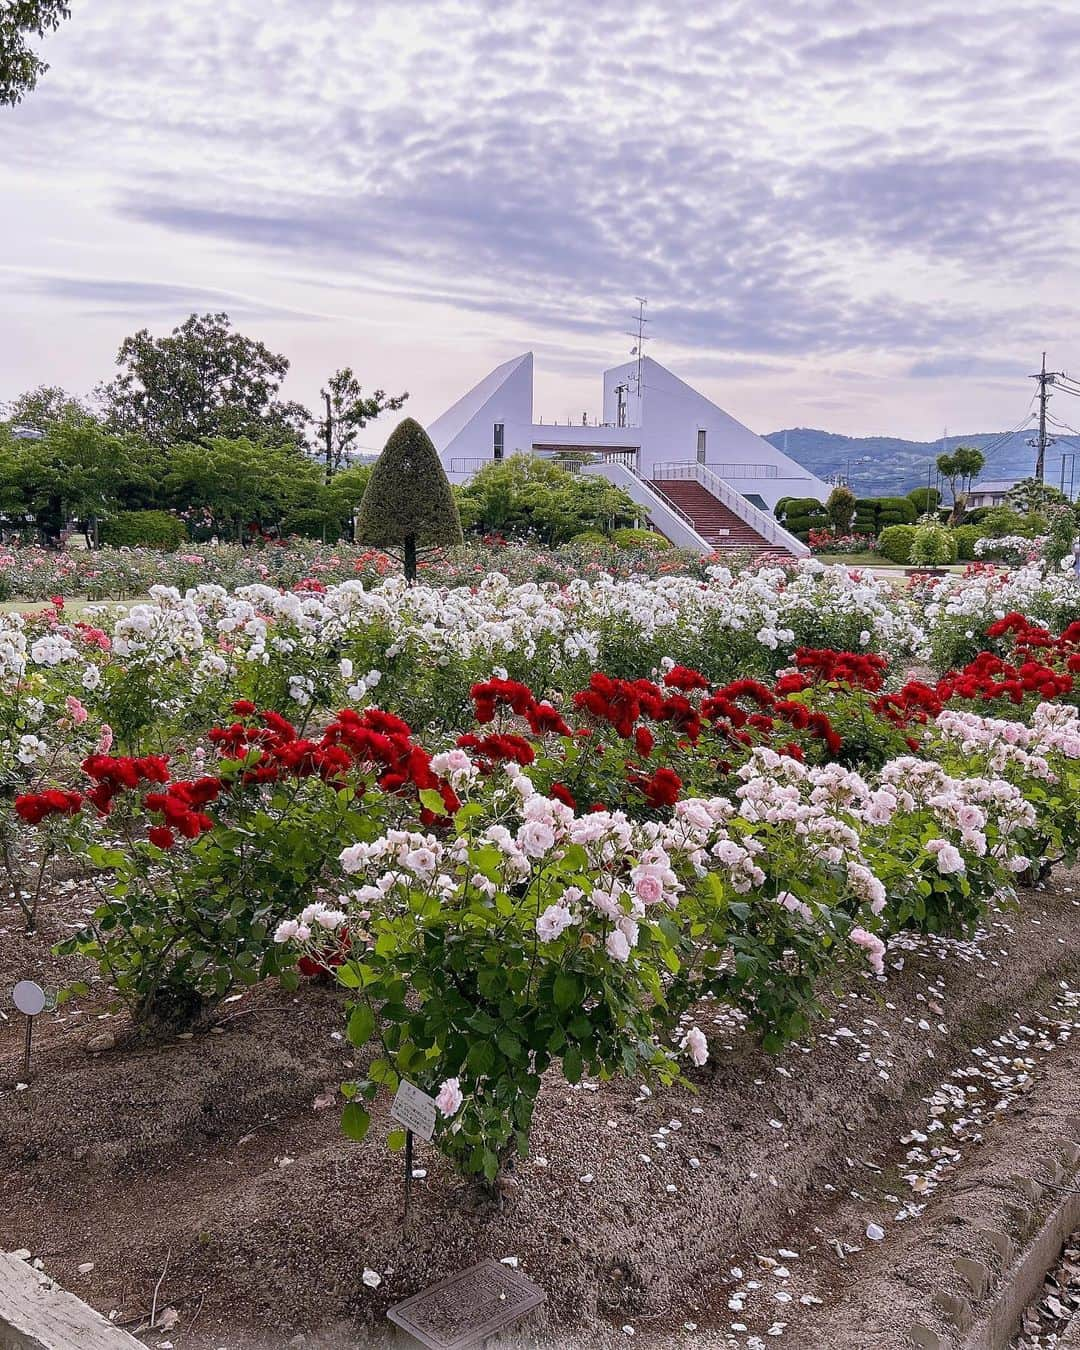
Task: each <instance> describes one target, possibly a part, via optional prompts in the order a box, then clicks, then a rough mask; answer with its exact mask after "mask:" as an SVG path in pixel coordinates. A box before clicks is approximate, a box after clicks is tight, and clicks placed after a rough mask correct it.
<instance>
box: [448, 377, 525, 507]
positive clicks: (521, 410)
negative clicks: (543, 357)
mask: <svg viewBox="0 0 1080 1350" xmlns="http://www.w3.org/2000/svg"><path fill="white" fill-rule="evenodd" d="M532 402H533V358H532V352H526V353H525V354H524V355H523V356H518V357H515V358H514V360H512V361H507V362H505V363H504V364H503V365H501V366H497V367H496V368H495V370H493V371H492V372H491V374H490V375H488V376H486V377H485V378H484V379H483V380H481V381H480V383H479V384H477V385H474V387H473V388H472V389H470V390H469V392H468V393H467V394H465V395H464V396H463V397H462V398H460V399H458V401H457V403H455V404H454V405H453V407H451V408H448V409H447V410H446V412H444V413H443V415H442V416H441V417H439V418H437V419H436V420H435V421H434V422H432V423H431V425H430V426H429V427H428V429H427V431H428V435H429V436H430V437H431V439H432V441H433V442H434V444H435V449H436V450H438V452H439V458H440V459H441V460H442V464H443V468H444V469H445V470H446V472H447V475H448V476H449V478H450V481H451V482H454V483H462V482H465V480H466V479H468V478H471V477H472V475H473V474H474V473H475V472H476V470H477V469H478V468H480V466H481V464H482V463H486V462H487V461H488V460H490V459H491V458H492V448H493V447H492V436H493V429H494V426H495V424H496V423H497V422H501V423H502V424H503V446H504V453H505V454H506V455H507V456H509V455H512V454H515V453H516V452H518V451H525V452H527V451H531V450H532Z"/></svg>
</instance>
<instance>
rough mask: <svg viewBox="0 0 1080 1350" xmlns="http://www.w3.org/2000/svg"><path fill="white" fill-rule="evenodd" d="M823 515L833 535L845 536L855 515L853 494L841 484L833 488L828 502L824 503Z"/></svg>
mask: <svg viewBox="0 0 1080 1350" xmlns="http://www.w3.org/2000/svg"><path fill="white" fill-rule="evenodd" d="M825 514H826V515H827V516H828V517H829V524H830V525H831V526H832V528H833V532H834V533H835V534H847V532H848V530H850V529H851V521H852V518H853V517H854V515H855V494H854V492H852V490H851V489H850V488H849V487H845V486H844V484H843V483H840V484H838V485H837V486H836V487H834V488H833V490H832V491H831V492H830V493H829V500H828V501H827V502H826V503H825Z"/></svg>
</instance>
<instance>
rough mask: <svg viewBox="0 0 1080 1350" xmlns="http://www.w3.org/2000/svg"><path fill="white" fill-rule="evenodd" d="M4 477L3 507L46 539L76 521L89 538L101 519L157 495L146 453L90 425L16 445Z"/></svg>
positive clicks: (62, 428)
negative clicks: (23, 517)
mask: <svg viewBox="0 0 1080 1350" xmlns="http://www.w3.org/2000/svg"><path fill="white" fill-rule="evenodd" d="M0 475H2V480H3V486H2V489H0V498H2V501H3V505H4V508H5V509H6V510H7V511H8V512H9V513H11V514H19V515H29V516H32V517H33V519H34V522H35V524H36V525H37V527H38V529H39V530H40V531H41V533H42V534H43V535H44V537H45V538H46V539H47V540H52V539H55V538H56V537H57V536H58V535H59V534H60V532H61V530H62V529H63V528H64V526H65V524H66V523H67V521H68V520H69V519H70V518H71V517H76V518H77V519H79V520H80V521H81V522H82V524H83V528H84V530H86V531H87V534H88V537H89V530H90V528H91V526H92V524H93V522H94V520H95V519H96V518H97V517H99V516H101V515H103V514H106V513H108V512H109V511H112V510H116V509H120V508H123V507H125V506H131V505H142V504H144V503H145V501H146V500H147V498H148V497H151V496H152V494H153V490H154V481H153V480H154V473H153V469H152V466H151V464H150V462H149V461H148V459H147V457H146V454H145V450H140V447H138V446H135V445H133V444H132V443H131V442H129V441H128V440H126V439H125V438H124V437H121V436H116V435H114V434H112V433H110V432H108V431H106V430H105V429H104V428H103V427H102V426H100V425H99V424H98V423H96V422H94V421H91V420H85V421H74V420H68V421H62V422H54V423H53V424H52V425H51V426H50V427H49V428H48V430H47V431H46V433H45V435H44V436H43V437H42V438H41V439H40V440H20V441H13V442H11V443H10V449H9V451H8V452H7V453H6V454H5V455H4V456H3V458H2V465H0Z"/></svg>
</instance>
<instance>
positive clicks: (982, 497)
mask: <svg viewBox="0 0 1080 1350" xmlns="http://www.w3.org/2000/svg"><path fill="white" fill-rule="evenodd" d="M1019 481H1020V480H1019V478H984V479H983V480H982V482H981V483H976V484H975V485H974V486H973V487H972V489H971V491H970V492H969V493H968V499H967V502H966V508H967V510H969V511H974V510H975V508H976V507H977V506H1003V505H1004V504H1005V498H1006V497H1007V496H1008V495H1009V493H1010V492H1011V491H1012V490H1013V488H1014V487H1015V486H1016V485H1017V483H1018V482H1019Z"/></svg>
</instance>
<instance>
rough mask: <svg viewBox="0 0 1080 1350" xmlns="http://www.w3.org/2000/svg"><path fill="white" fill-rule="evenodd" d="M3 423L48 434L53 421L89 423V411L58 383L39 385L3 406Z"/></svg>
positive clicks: (90, 415) (92, 416) (79, 400)
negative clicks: (4, 415)
mask: <svg viewBox="0 0 1080 1350" xmlns="http://www.w3.org/2000/svg"><path fill="white" fill-rule="evenodd" d="M6 417H7V421H8V423H9V425H10V426H12V427H32V428H33V429H34V430H35V431H48V429H49V428H50V427H51V426H53V425H54V423H56V422H93V421H96V420H97V419H96V418H95V417H94V414H93V413H92V412H91V410H90V408H89V407H88V406H87V405H86V404H85V403H84V402H83V401H82V399H80V398H76V397H75V395H74V394H69V393H68V391H67V390H66V389H62V388H61V387H60V385H58V384H41V385H38V387H37V388H36V389H28V390H27V391H26V393H24V394H20V395H19V397H18V398H16V399H13V400H12V401H11V402H10V403H9V404H8V405H7V413H6Z"/></svg>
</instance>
